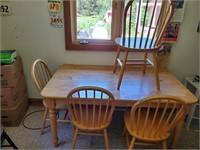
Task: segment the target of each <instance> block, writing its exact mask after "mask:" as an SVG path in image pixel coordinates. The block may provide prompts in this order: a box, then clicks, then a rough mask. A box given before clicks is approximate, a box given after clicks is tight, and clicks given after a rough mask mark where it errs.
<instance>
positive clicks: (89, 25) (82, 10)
mask: <svg viewBox="0 0 200 150" xmlns="http://www.w3.org/2000/svg"><path fill="white" fill-rule="evenodd" d="M127 2H128V0H67V1H63V4H64V20H65V43H66V49H67V50H93V51H95V50H96V51H113V50H116V45H115V41H114V40H115V38H116V37H118V36H120V35H121V29H122V27H121V24H122V23H121V21H122V16H123V10H124V6H125V4H126V3H127ZM136 5H137V6H135V8H136V11H138V3H137V4H136ZM152 5H153V4H152V3H151V2H150V3H149V5H148V8H149V9H148V10H149V12H148V14H147V15H149V16H151V13H152V9H153V7H152ZM142 7H143V8H144V7H146V0H143V1H142ZM160 7H161V4H158V5H157V6H156V11H155V13H158V12H159V11H160ZM142 13H143V11H142ZM142 13H141V14H140V16H135V19H136V18H137V17H139V18H142V16H143V15H144V14H142ZM139 20H140V19H139ZM156 21H157V18H156V20H155V19H154V20H153V26H154V25H155V24H156ZM139 22H140V21H139ZM147 23H148V22H147ZM140 24H142V22H140ZM152 30H153V29H152Z"/></svg>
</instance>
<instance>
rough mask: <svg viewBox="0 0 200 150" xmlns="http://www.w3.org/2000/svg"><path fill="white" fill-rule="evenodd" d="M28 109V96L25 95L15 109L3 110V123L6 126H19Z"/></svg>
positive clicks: (6, 108) (7, 108)
mask: <svg viewBox="0 0 200 150" xmlns="http://www.w3.org/2000/svg"><path fill="white" fill-rule="evenodd" d="M27 109H28V96H27V94H25V95H24V96H23V97H22V99H21V100H20V101H19V103H18V104H17V105H16V106H14V107H5V108H1V123H2V124H3V125H4V126H5V127H8V126H19V125H20V123H21V121H22V119H23V118H24V115H25V114H26V112H27Z"/></svg>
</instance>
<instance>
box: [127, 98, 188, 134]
mask: <svg viewBox="0 0 200 150" xmlns="http://www.w3.org/2000/svg"><path fill="white" fill-rule="evenodd" d="M185 113H186V103H185V102H184V101H183V100H182V99H180V98H178V97H174V96H168V95H162V96H161V95H160V96H151V97H147V98H144V99H143V100H141V101H138V102H137V103H136V104H135V105H134V106H133V107H132V109H131V114H130V115H131V123H132V124H134V125H133V126H131V130H132V131H135V133H137V132H138V131H139V130H140V131H139V132H140V136H144V135H145V137H146V138H153V137H158V136H159V137H162V135H169V134H170V132H171V131H172V130H173V129H174V128H175V127H176V125H177V123H178V122H179V121H180V120H181V119H183V117H184V116H185Z"/></svg>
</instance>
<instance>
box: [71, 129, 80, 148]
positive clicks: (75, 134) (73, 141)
mask: <svg viewBox="0 0 200 150" xmlns="http://www.w3.org/2000/svg"><path fill="white" fill-rule="evenodd" d="M78 131H79V129H78V128H76V129H75V132H74V137H73V140H72V149H74V148H75V144H76V141H77V137H78Z"/></svg>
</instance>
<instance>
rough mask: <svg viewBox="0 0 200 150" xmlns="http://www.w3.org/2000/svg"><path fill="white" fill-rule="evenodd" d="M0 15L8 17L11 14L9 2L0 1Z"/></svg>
mask: <svg viewBox="0 0 200 150" xmlns="http://www.w3.org/2000/svg"><path fill="white" fill-rule="evenodd" d="M0 14H1V15H10V14H11V9H10V4H9V2H6V1H0Z"/></svg>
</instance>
